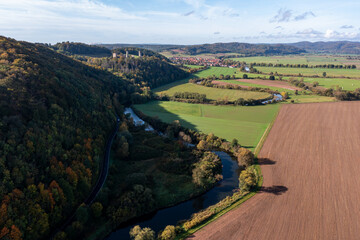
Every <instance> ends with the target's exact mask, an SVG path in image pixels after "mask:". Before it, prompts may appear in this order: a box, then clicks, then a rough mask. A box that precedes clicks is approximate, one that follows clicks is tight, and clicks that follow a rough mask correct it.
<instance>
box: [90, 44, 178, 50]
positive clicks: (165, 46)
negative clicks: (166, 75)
mask: <svg viewBox="0 0 360 240" xmlns="http://www.w3.org/2000/svg"><path fill="white" fill-rule="evenodd" d="M96 45H97V46H100V47H106V48H108V49H110V50H113V49H116V48H141V49H147V50H151V51H155V52H161V51H165V50H169V49H175V48H181V47H185V45H171V44H125V43H114V44H96Z"/></svg>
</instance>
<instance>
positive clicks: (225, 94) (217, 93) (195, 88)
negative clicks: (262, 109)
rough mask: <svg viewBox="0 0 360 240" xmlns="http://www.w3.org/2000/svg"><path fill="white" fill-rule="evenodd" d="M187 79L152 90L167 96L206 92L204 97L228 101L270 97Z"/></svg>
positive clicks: (266, 94) (259, 93) (260, 93)
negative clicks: (204, 84)
mask: <svg viewBox="0 0 360 240" xmlns="http://www.w3.org/2000/svg"><path fill="white" fill-rule="evenodd" d="M187 81H188V80H181V81H178V82H175V83H170V84H167V85H164V86H162V87H159V88H156V89H154V92H155V93H156V94H159V95H161V94H166V95H169V96H173V95H174V93H176V92H192V93H200V94H206V98H207V99H210V100H221V99H224V98H227V99H228V100H229V101H235V100H237V99H239V98H244V99H266V98H270V97H271V94H269V93H263V92H252V91H246V90H235V89H221V88H211V87H204V86H201V85H197V84H193V83H188V82H187Z"/></svg>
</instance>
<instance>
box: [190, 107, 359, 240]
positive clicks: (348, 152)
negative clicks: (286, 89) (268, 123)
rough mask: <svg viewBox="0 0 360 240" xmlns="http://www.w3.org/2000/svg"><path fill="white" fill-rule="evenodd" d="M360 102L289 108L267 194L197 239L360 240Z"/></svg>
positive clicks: (281, 119)
mask: <svg viewBox="0 0 360 240" xmlns="http://www.w3.org/2000/svg"><path fill="white" fill-rule="evenodd" d="M359 119H360V102H338V103H316V104H299V105H284V106H283V107H282V108H281V110H280V113H279V115H278V117H277V120H276V121H275V124H274V126H273V128H272V129H271V131H270V133H269V136H268V138H267V140H266V141H265V144H264V146H263V148H262V150H261V152H260V154H259V157H260V161H259V163H260V165H261V169H262V173H263V176H264V184H263V187H262V189H261V190H260V192H259V193H257V194H256V195H255V196H254V197H252V198H251V199H249V200H248V201H246V202H245V203H243V204H242V205H240V206H239V207H238V208H236V209H234V210H232V211H230V212H228V213H226V214H225V215H224V216H222V217H221V218H219V219H218V220H216V221H214V222H212V223H210V224H209V225H207V226H206V227H204V228H203V229H201V230H200V231H198V232H196V233H195V234H194V235H193V236H190V237H189V238H190V239H193V238H194V239H251V240H254V239H256V240H258V239H260V240H262V239H264V240H265V239H266V240H267V239H277V240H279V239H280V240H282V239H284V240H285V239H286V240H289V239H292V240H293V239H327V240H328V239H347V240H349V239H351V240H352V239H359V238H360V204H359V201H360V174H359V172H360V121H359Z"/></svg>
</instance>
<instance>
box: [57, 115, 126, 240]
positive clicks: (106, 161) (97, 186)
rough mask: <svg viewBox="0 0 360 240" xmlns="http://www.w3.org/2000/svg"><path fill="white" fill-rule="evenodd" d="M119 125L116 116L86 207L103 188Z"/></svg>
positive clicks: (67, 222) (60, 228)
mask: <svg viewBox="0 0 360 240" xmlns="http://www.w3.org/2000/svg"><path fill="white" fill-rule="evenodd" d="M119 123H120V118H119V117H118V116H116V126H115V128H114V130H113V131H112V133H111V135H110V136H109V138H108V139H107V142H106V147H105V153H104V159H103V162H102V164H101V168H100V170H99V171H100V176H99V178H98V181H97V182H96V184H95V186H94V188H93V190H92V191H91V193H90V194H89V196H88V197H87V198H86V200H85V201H84V203H85V204H86V205H90V204H91V203H92V202H93V201H94V200H95V198H96V196H97V195H98V193H99V192H100V190H101V188H102V187H103V186H104V183H105V181H106V177H107V175H108V173H109V164H110V152H111V145H112V142H113V140H114V138H115V136H116V133H117V131H118V129H119ZM75 214H76V211H74V213H73V214H72V215H71V216H70V217H68V218H67V220H66V221H65V222H64V223H63V225H61V227H59V228H58V229H56V231H54V233H53V234H52V235H51V237H50V239H53V238H54V236H55V235H56V233H58V232H59V231H63V230H64V229H65V228H66V226H68V225H69V224H70V223H71V222H72V221H73V219H74V217H75Z"/></svg>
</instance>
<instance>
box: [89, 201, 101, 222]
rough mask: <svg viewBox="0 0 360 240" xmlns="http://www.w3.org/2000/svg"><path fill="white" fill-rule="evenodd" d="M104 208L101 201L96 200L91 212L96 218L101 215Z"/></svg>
mask: <svg viewBox="0 0 360 240" xmlns="http://www.w3.org/2000/svg"><path fill="white" fill-rule="evenodd" d="M102 210H103V205H102V204H101V203H99V202H94V203H93V204H92V205H91V212H92V214H93V216H94V217H95V218H98V217H100V216H101V214H102Z"/></svg>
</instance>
